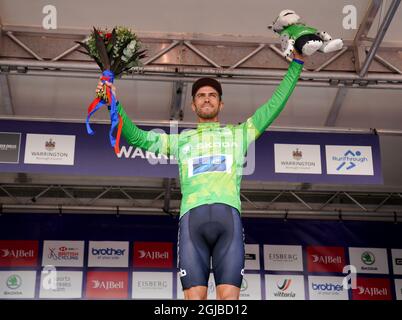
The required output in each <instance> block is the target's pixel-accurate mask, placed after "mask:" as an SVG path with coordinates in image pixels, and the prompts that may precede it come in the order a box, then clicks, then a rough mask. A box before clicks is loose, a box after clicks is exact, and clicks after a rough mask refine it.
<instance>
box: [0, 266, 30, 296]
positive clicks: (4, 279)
mask: <svg viewBox="0 0 402 320" xmlns="http://www.w3.org/2000/svg"><path fill="white" fill-rule="evenodd" d="M35 282H36V271H18V270H9V271H0V299H33V298H34V297H35Z"/></svg>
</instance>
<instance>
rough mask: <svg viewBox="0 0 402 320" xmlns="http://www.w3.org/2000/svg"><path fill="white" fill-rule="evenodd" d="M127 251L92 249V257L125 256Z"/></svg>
mask: <svg viewBox="0 0 402 320" xmlns="http://www.w3.org/2000/svg"><path fill="white" fill-rule="evenodd" d="M125 251H126V250H125V249H114V248H103V249H96V248H92V255H94V256H99V255H102V256H113V255H114V256H124V252H125Z"/></svg>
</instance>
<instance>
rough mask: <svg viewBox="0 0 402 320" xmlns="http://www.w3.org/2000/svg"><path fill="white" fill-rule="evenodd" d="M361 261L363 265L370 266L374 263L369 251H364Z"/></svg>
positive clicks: (373, 257) (372, 255)
mask: <svg viewBox="0 0 402 320" xmlns="http://www.w3.org/2000/svg"><path fill="white" fill-rule="evenodd" d="M361 259H362V261H363V263H364V264H366V265H368V266H371V265H372V264H373V263H374V262H375V256H374V254H373V253H371V252H370V251H365V252H363V253H362V256H361Z"/></svg>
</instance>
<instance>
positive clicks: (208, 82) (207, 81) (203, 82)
mask: <svg viewBox="0 0 402 320" xmlns="http://www.w3.org/2000/svg"><path fill="white" fill-rule="evenodd" d="M205 86H209V87H212V88H214V89H215V90H216V91H217V92H218V93H219V98H221V97H222V86H221V84H220V82H219V81H217V80H215V79H213V78H200V79H198V80H197V81H196V82H194V83H193V87H192V89H191V95H192V96H193V97H195V95H196V93H197V91H198V90H199V89H200V88H202V87H205Z"/></svg>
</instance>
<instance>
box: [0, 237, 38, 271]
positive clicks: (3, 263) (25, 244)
mask: <svg viewBox="0 0 402 320" xmlns="http://www.w3.org/2000/svg"><path fill="white" fill-rule="evenodd" d="M38 246H39V245H38V241H37V240H32V241H31V240H0V267H36V266H37V264H38Z"/></svg>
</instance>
